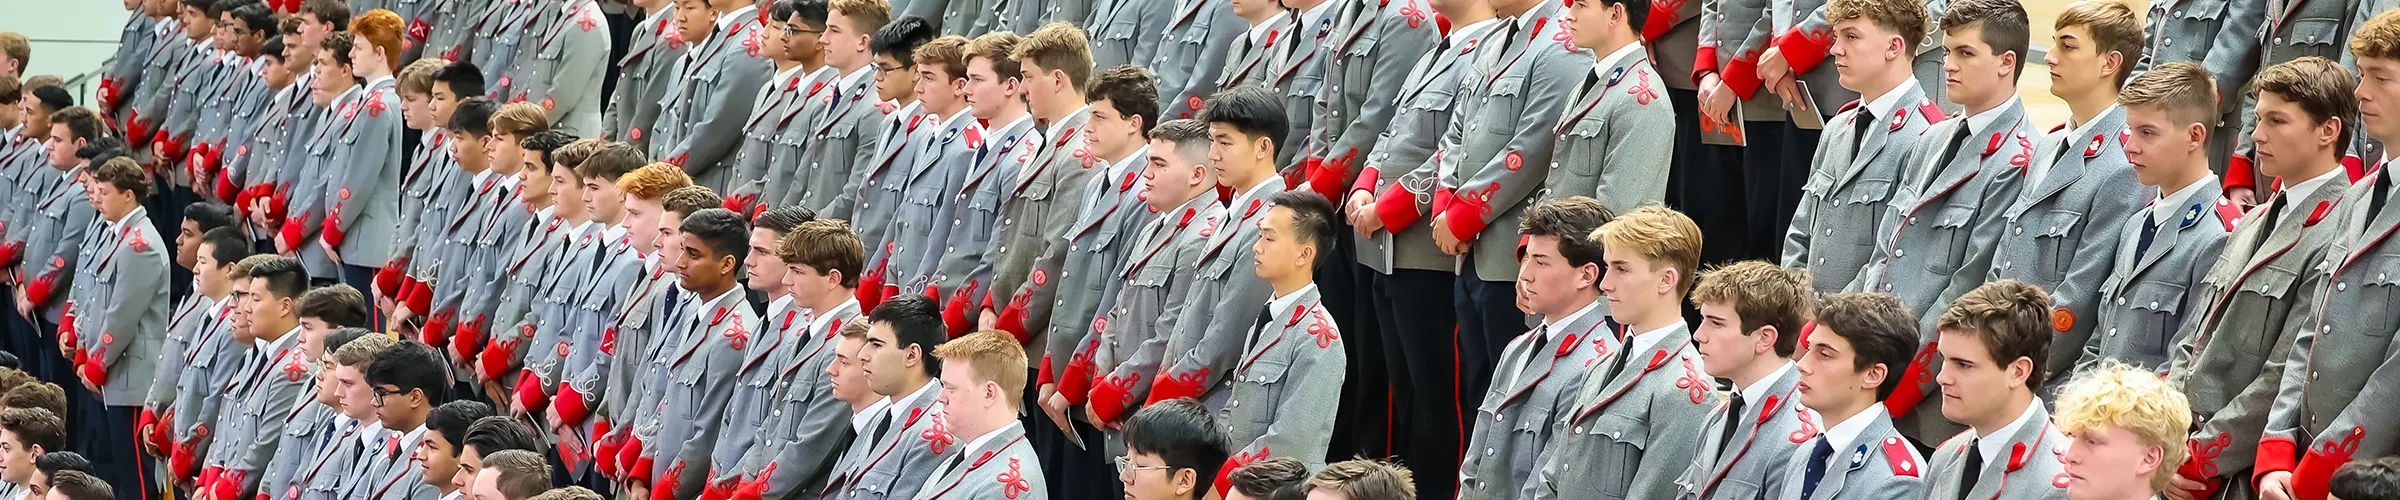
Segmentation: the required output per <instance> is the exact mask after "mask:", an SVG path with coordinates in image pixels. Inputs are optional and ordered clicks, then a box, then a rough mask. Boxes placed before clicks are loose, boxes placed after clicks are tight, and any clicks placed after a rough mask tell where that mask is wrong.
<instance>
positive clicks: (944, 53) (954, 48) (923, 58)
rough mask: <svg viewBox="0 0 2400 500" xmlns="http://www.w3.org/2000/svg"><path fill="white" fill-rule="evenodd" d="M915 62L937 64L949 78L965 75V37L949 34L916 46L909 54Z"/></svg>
mask: <svg viewBox="0 0 2400 500" xmlns="http://www.w3.org/2000/svg"><path fill="white" fill-rule="evenodd" d="M909 57H910V59H913V60H915V62H916V63H917V64H939V65H941V66H942V76H946V77H949V79H950V80H957V79H960V78H966V77H967V37H963V36H958V35H949V36H944V37H941V38H935V39H933V41H930V42H925V44H924V45H919V46H917V50H916V52H915V53H912V54H910V55H909Z"/></svg>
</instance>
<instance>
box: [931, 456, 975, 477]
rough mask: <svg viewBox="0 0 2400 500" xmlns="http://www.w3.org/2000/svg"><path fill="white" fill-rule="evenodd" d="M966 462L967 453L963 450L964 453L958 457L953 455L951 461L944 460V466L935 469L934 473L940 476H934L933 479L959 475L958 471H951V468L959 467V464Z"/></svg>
mask: <svg viewBox="0 0 2400 500" xmlns="http://www.w3.org/2000/svg"><path fill="white" fill-rule="evenodd" d="M966 460H967V453H966V452H965V451H963V450H962V451H960V452H959V453H958V454H957V455H951V456H950V459H949V460H943V461H942V466H941V467H935V468H933V471H934V472H935V473H938V474H939V475H936V476H933V477H934V478H936V479H940V478H945V477H950V475H951V474H954V473H957V472H958V471H954V470H950V469H951V468H954V467H958V464H959V463H961V462H965V461H966Z"/></svg>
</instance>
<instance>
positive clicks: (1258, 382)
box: [1225, 351, 1292, 431]
mask: <svg viewBox="0 0 2400 500" xmlns="http://www.w3.org/2000/svg"><path fill="white" fill-rule="evenodd" d="M1249 354H1250V353H1242V355H1243V356H1248V355H1249ZM1291 371H1292V359H1291V352H1289V351H1285V352H1268V353H1266V354H1264V355H1261V356H1259V357H1258V360H1257V361H1254V362H1251V363H1250V366H1247V367H1243V368H1242V369H1241V372H1239V373H1235V374H1234V383H1235V384H1236V385H1235V387H1236V389H1234V394H1236V395H1238V396H1240V397H1236V398H1234V400H1233V401H1231V402H1227V403H1225V404H1226V407H1225V410H1226V411H1227V412H1228V413H1231V414H1233V415H1241V416H1245V417H1247V418H1248V420H1247V421H1244V422H1227V424H1229V425H1240V424H1247V425H1248V426H1249V428H1251V429H1259V430H1261V431H1263V430H1264V429H1266V428H1267V426H1268V425H1269V424H1272V423H1274V421H1275V412H1274V411H1273V410H1271V408H1273V406H1272V405H1274V404H1275V403H1277V402H1279V401H1280V400H1282V399H1283V388H1284V377H1285V375H1289V374H1290V373H1291ZM1244 404H1248V405H1250V408H1248V409H1243V408H1241V406H1242V405H1244Z"/></svg>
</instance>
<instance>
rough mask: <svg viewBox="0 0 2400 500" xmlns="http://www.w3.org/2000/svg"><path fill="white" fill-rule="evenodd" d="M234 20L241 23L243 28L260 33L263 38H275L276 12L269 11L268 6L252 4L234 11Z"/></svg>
mask: <svg viewBox="0 0 2400 500" xmlns="http://www.w3.org/2000/svg"><path fill="white" fill-rule="evenodd" d="M233 19H234V20H235V21H241V22H242V25H243V26H242V27H244V28H250V31H256V32H259V33H260V34H261V36H265V37H268V38H274V37H275V11H274V10H271V9H268V8H267V5H266V4H263V3H252V4H249V5H244V6H241V7H240V8H236V9H233Z"/></svg>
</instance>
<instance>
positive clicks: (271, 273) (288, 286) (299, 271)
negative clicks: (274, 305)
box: [250, 257, 308, 300]
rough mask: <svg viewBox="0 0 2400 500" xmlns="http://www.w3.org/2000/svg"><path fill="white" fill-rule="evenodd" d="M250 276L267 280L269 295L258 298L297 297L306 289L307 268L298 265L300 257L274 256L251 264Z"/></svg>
mask: <svg viewBox="0 0 2400 500" xmlns="http://www.w3.org/2000/svg"><path fill="white" fill-rule="evenodd" d="M250 277H252V278H258V279H261V280H265V281H266V282H267V283H266V284H267V286H266V288H267V295H269V296H267V297H259V300H275V299H298V298H300V294H301V293H303V292H307V291H308V270H307V269H306V268H303V267H301V266H300V259H297V258H293V257H276V258H275V259H274V260H269V261H266V262H262V263H259V264H258V265H256V266H252V267H251V268H250Z"/></svg>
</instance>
